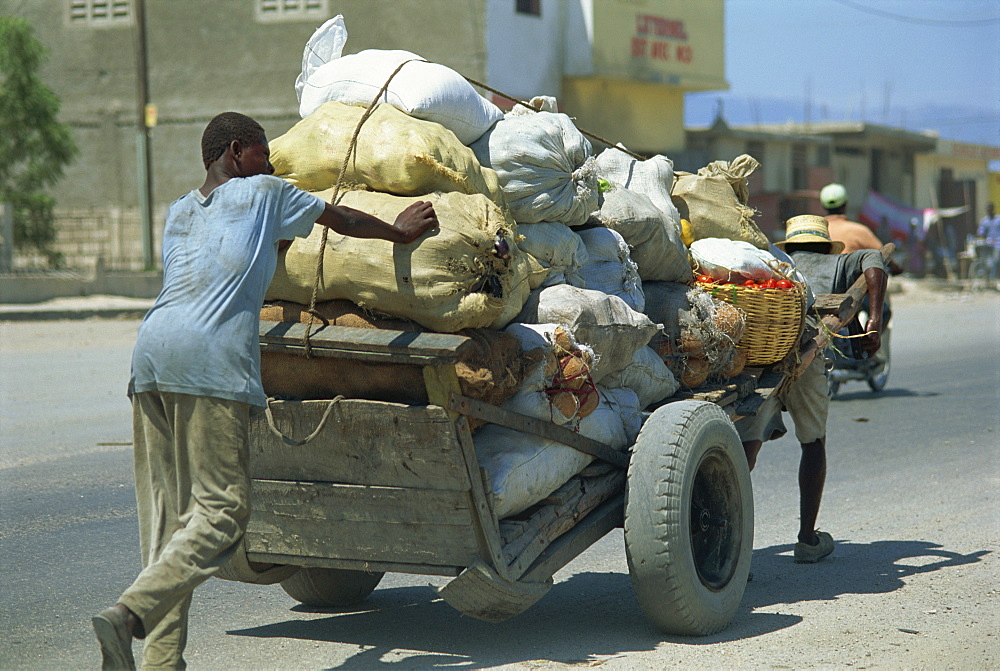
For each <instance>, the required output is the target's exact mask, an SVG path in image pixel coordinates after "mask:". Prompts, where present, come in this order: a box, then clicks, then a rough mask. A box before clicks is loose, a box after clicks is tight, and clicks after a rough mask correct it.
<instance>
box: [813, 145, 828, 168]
mask: <svg viewBox="0 0 1000 671" xmlns="http://www.w3.org/2000/svg"><path fill="white" fill-rule="evenodd" d="M816 165H818V166H819V167H821V168H829V167H830V147H828V146H827V145H825V144H824V145H820V146H819V147H817V148H816Z"/></svg>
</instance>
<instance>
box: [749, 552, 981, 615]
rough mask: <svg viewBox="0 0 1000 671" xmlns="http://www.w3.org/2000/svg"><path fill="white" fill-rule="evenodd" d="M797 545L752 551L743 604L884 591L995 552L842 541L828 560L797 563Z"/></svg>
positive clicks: (763, 604)
mask: <svg viewBox="0 0 1000 671" xmlns="http://www.w3.org/2000/svg"><path fill="white" fill-rule="evenodd" d="M793 549H794V548H793V546H792V545H791V544H788V545H773V546H771V547H768V548H762V549H759V550H754V553H753V554H754V557H753V573H754V579H753V582H751V583H750V584H749V585H748V586H747V590H746V593H745V594H744V597H743V603H744V605H745V606H747V607H749V608H751V609H756V608H765V607H768V606H773V605H776V604H791V603H800V602H803V601H828V600H833V599H836V598H838V597H839V596H841V595H843V594H886V593H888V592H892V591H895V590H897V589H899V588H901V587H903V585H904V580H905V579H906V578H909V577H911V576H914V575H919V574H921V573H930V572H932V571H939V570H942V569H947V568H954V567H956V566H963V565H966V564H973V563H976V562H978V561H982V558H983V557H984V556H985V555H987V554H989V553H990V552H991V551H990V550H980V551H978V552H972V553H969V554H959V553H957V552H950V551H948V550H945V549H943V548H942V546H940V545H937V544H936V543H931V542H928V541H906V540H886V541H876V542H874V543H851V542H849V541H838V542H837V547H836V549H835V550H834V553H833V555H831V556H830V557H829V558H828V559H826V560H824V561H822V562H820V563H818V564H796V563H794V562H793V561H792V552H793Z"/></svg>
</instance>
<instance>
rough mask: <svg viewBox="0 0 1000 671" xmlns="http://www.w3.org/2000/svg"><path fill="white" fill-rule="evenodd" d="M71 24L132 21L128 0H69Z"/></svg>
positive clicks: (103, 24) (116, 24) (124, 23)
mask: <svg viewBox="0 0 1000 671" xmlns="http://www.w3.org/2000/svg"><path fill="white" fill-rule="evenodd" d="M69 22H70V24H71V25H87V26H124V25H130V24H131V23H132V3H131V2H130V0H70V3H69Z"/></svg>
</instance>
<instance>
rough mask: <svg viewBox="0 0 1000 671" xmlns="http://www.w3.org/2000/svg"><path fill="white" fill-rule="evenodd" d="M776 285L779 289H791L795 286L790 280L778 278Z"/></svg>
mask: <svg viewBox="0 0 1000 671" xmlns="http://www.w3.org/2000/svg"><path fill="white" fill-rule="evenodd" d="M775 285H776V286H777V288H779V289H791V288H792V287H794V286H795V285H794V284H792V283H791V282H790V281H789V280H778V281H777V282H775Z"/></svg>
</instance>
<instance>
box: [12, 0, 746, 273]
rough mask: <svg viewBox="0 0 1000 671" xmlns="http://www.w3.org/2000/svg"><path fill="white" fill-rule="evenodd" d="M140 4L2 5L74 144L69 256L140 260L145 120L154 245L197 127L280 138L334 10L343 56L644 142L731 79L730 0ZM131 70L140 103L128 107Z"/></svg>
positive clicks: (679, 123) (187, 179)
mask: <svg viewBox="0 0 1000 671" xmlns="http://www.w3.org/2000/svg"><path fill="white" fill-rule="evenodd" d="M137 2H139V0H0V13H3V14H13V15H19V16H23V17H26V18H27V19H28V20H29V21H30V22H31V24H32V26H33V27H34V29H35V31H36V35H37V36H38V38H39V39H40V40H41V41H42V43H43V44H44V45H45V46H46V48H47V49H48V51H49V58H48V60H47V62H46V63H45V65H44V67H43V70H42V72H41V77H42V80H43V81H44V82H45V83H46V84H47V85H49V86H50V87H51V88H52V89H53V90H54V91H55V93H56V94H57V95H58V96H59V97H60V99H61V100H62V112H61V115H60V116H61V119H62V120H64V121H66V122H68V123H69V124H70V125H71V126H72V128H73V130H74V134H75V138H76V141H77V143H78V145H79V147H80V156H79V157H78V159H77V160H76V162H75V163H74V164H73V165H71V166H70V167H69V168H68V170H67V171H66V176H65V178H64V179H63V180H62V182H61V183H60V184H59V186H58V187H57V189H56V190H55V192H54V195H55V197H56V199H57V208H58V211H57V215H58V217H59V227H60V233H59V239H58V242H57V249H59V250H60V251H62V252H63V253H64V254H65V255H66V257H67V259H68V262H69V264H70V265H80V264H84V265H85V264H87V263H94V262H95V261H96V259H97V258H103V260H104V263H105V265H106V267H108V268H109V269H136V268H137V267H141V266H142V262H143V256H144V250H143V245H142V237H143V236H142V231H141V230H140V229H142V228H143V227H142V226H141V225H140V216H139V206H140V203H141V199H140V194H141V193H144V190H142V189H140V183H141V180H140V177H139V175H140V171H139V170H138V167H139V166H141V165H142V162H141V161H140V160H139V159H138V156H139V155H140V154H141V148H142V145H143V138H144V131H145V129H144V128H143V124H148V125H149V142H148V147H149V154H150V156H151V170H150V176H151V182H152V196H151V201H152V210H153V218H152V220H153V227H154V231H153V232H152V234H151V236H150V237H151V238H152V240H153V242H154V243H155V244H157V245H158V241H159V236H160V230H161V228H162V220H163V217H164V214H165V210H166V207H167V205H168V204H169V203H170V202H171V201H173V200H174V199H175V198H177V197H178V196H180V195H181V194H183V193H184V192H186V191H187V190H189V189H191V188H194V187H196V186H198V185H199V184H200V183H201V180H202V178H203V174H204V172H203V167H202V165H201V160H200V137H201V132H202V130H203V129H204V127H205V124H206V123H207V122H208V121H209V119H211V118H212V117H213V116H214V115H215V114H217V113H218V112H221V111H225V110H236V111H240V112H243V113H245V114H248V115H250V116H252V117H254V118H256V119H258V120H259V121H260V122H261V123H262V125H263V126H264V128H265V130H266V131H267V133H268V136H269V137H272V138H273V137H277V136H278V135H280V134H282V133H284V132H285V131H286V130H287V129H288V128H290V127H291V126H292V125H293V124H294V123H295V122H296V121H298V118H299V117H298V113H297V109H298V103H297V100H296V97H295V93H294V89H293V84H294V81H295V78H296V76H297V75H298V74H299V71H300V68H301V60H302V50H303V47H304V45H305V43H306V41H307V40H308V39H309V37H310V36H311V35H312V33H313V31H314V30H315V29H316V28H317V27H318V26H319V25H321V24H322V23H323V22H324V21H325V20H326V19H328V18H330V17H332V16H335V15H337V14H342V15H343V16H344V18H345V23H346V26H347V30H348V40H347V44H346V47H345V50H344V53H345V54H350V53H356V52H358V51H361V50H363V49H371V48H378V49H405V50H408V51H412V52H414V53H416V54H419V55H421V56H423V57H424V58H426V59H428V60H431V61H435V62H438V63H442V64H444V65H447V66H449V67H451V68H453V69H455V70H457V71H458V72H460V73H462V74H463V75H466V76H467V77H469V78H471V79H473V80H476V81H478V82H482V83H483V84H486V85H488V86H490V87H491V88H493V89H496V90H498V91H501V92H504V93H507V94H509V95H512V96H515V97H517V98H522V99H528V98H530V97H533V96H536V95H543V94H544V95H553V96H556V97H557V98H558V100H559V102H560V108H561V109H562V110H563V111H565V112H567V113H568V114H570V115H571V116H573V117H575V118H576V120H577V123H578V125H579V126H580V127H581V128H583V129H585V130H588V131H590V132H591V133H593V134H595V135H598V136H601V137H606V138H608V139H609V140H611V141H613V142H622V143H624V144H625V145H626V146H628V147H629V148H631V149H633V150H635V151H639V152H643V153H667V154H668V155H670V153H672V152H677V151H680V150H681V149H682V148H683V145H684V131H683V115H684V93H686V92H688V91H698V90H718V89H724V88H727V84H726V81H725V77H724V61H723V2H724V0H702V1H701V2H697V3H690V2H685V1H684V0H212V2H206V1H204V0H144V2H143V4H142V5H137V4H136V3H137ZM140 8H142V9H143V13H144V15H145V20H144V22H143V23H144V25H145V36H146V39H145V53H146V59H145V61H146V67H145V69H144V70H143V69H142V68H141V67H139V63H140V62H141V59H139V58H137V53H140V52H139V50H137V48H136V43H137V41H138V40H137V38H136V36H137V35H138V34H140V33H139V31H138V30H137V21H136V16H137V9H140ZM142 72H145V78H146V82H147V87H146V89H147V91H148V100H149V103H150V104H149V107H148V108H144V107H143V106H142V105H141V104H140V102H139V95H138V91H139V89H140V86H139V85H140V82H141V81H142V77H141V76H140V75H141V73H142ZM484 93H485V94H486V95H487V97H491V98H492V99H494V100H495V101H496V102H497V103H498V104H499V105H500V106H501V107H504V108H509V107H510V106H511V103H510V102H509V101H507V100H505V99H503V98H502V97H500V96H497V95H495V94H493V93H488V92H485V91H484ZM157 249H158V247H157ZM147 251H151V250H147ZM152 251H154V252H155V253H152V256H153V258H155V259H156V263H159V253H158V251H155V250H152ZM30 262H31V260H30V259H27V260H25V259H22V264H23V263H30Z"/></svg>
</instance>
